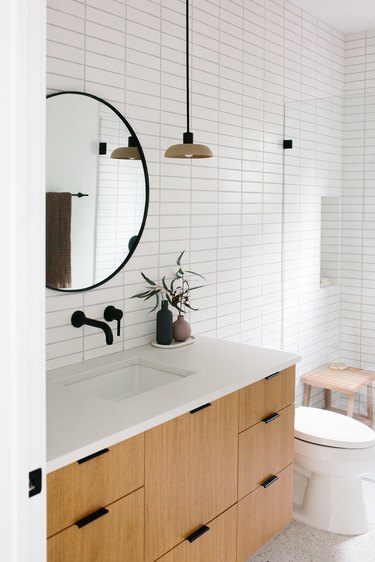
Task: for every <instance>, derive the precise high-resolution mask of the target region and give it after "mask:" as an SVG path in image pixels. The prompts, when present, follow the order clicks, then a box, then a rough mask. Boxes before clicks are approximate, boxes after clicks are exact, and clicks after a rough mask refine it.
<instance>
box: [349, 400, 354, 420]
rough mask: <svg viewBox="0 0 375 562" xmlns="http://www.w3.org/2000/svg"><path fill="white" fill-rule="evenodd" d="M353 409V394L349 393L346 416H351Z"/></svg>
mask: <svg viewBox="0 0 375 562" xmlns="http://www.w3.org/2000/svg"><path fill="white" fill-rule="evenodd" d="M353 411H354V394H350V395H349V396H348V410H347V416H349V417H351V418H352V417H353Z"/></svg>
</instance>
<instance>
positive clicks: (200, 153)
mask: <svg viewBox="0 0 375 562" xmlns="http://www.w3.org/2000/svg"><path fill="white" fill-rule="evenodd" d="M189 95H190V84H189V0H186V122H187V131H186V133H184V135H183V142H182V144H173V145H172V146H170V147H169V148H167V150H166V151H165V153H164V156H165V157H166V158H211V157H212V152H211V149H210V148H209V147H208V146H206V145H204V144H195V143H194V140H193V133H192V132H191V131H190V102H189Z"/></svg>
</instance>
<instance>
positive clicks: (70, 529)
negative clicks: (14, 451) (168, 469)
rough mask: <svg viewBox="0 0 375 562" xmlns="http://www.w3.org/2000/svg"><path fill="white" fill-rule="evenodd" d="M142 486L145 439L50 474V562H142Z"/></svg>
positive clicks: (139, 439)
mask: <svg viewBox="0 0 375 562" xmlns="http://www.w3.org/2000/svg"><path fill="white" fill-rule="evenodd" d="M143 485H144V435H143V434H140V435H137V436H136V437H132V438H130V439H127V440H126V441H123V442H121V443H119V444H117V445H114V446H113V447H109V448H108V449H103V450H101V451H98V452H97V453H94V454H93V455H90V456H88V457H85V458H83V459H79V460H78V461H77V462H74V463H72V464H69V465H68V466H65V467H64V468H61V469H59V470H55V471H54V472H51V473H49V474H48V475H47V536H48V537H49V538H48V541H47V551H48V562H96V561H97V562H143V559H144V555H143V544H144V531H143V527H144V492H143ZM132 492H133V493H132Z"/></svg>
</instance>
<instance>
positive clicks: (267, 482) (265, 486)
mask: <svg viewBox="0 0 375 562" xmlns="http://www.w3.org/2000/svg"><path fill="white" fill-rule="evenodd" d="M278 479H279V477H278V476H271V477H270V478H267V480H265V481H264V482H262V484H261V486H263V488H268V486H271V484H273V483H274V482H276V480H278Z"/></svg>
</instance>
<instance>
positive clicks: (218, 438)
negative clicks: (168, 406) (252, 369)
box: [145, 392, 238, 562]
mask: <svg viewBox="0 0 375 562" xmlns="http://www.w3.org/2000/svg"><path fill="white" fill-rule="evenodd" d="M237 473H238V393H237V392H235V393H233V394H229V395H227V396H225V397H224V398H220V399H219V400H215V401H213V402H212V403H210V404H205V405H204V406H202V407H201V408H197V409H195V410H192V412H190V413H187V414H184V415H182V416H179V417H178V418H175V419H173V420H171V421H168V422H166V423H163V424H162V425H159V426H158V427H155V428H153V429H150V430H149V431H147V432H146V434H145V474H146V476H145V490H146V513H145V521H146V524H145V525H146V527H145V545H146V546H145V553H146V562H152V561H154V560H156V559H157V558H159V557H161V556H163V555H165V553H167V552H168V551H169V550H171V549H172V548H174V547H175V546H177V545H178V544H179V543H181V541H183V540H184V539H185V538H186V537H187V536H188V535H190V534H191V533H192V532H193V531H194V530H196V529H197V527H199V526H200V525H203V524H204V523H205V522H206V521H211V520H213V519H214V518H215V517H217V516H218V515H219V514H220V513H223V512H224V511H225V510H226V509H228V508H229V507H231V506H232V505H234V504H235V503H236V501H237ZM213 560H214V559H213Z"/></svg>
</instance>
